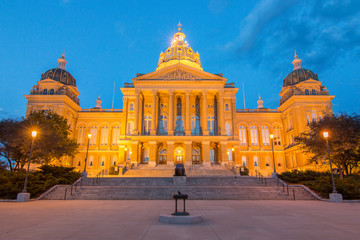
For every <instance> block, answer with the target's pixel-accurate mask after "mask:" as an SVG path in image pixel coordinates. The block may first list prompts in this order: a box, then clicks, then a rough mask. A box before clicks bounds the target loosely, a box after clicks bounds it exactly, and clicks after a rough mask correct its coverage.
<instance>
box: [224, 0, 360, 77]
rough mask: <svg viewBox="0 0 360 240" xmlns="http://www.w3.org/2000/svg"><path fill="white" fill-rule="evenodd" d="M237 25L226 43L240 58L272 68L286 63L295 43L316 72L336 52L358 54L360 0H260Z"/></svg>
mask: <svg viewBox="0 0 360 240" xmlns="http://www.w3.org/2000/svg"><path fill="white" fill-rule="evenodd" d="M239 26H240V33H239V35H238V36H237V38H236V39H234V40H233V41H231V42H229V43H227V44H226V46H225V49H227V51H228V53H231V54H234V58H235V59H236V60H237V61H238V62H247V63H249V64H251V65H252V66H253V67H254V68H265V67H266V68H268V70H270V71H271V72H273V73H274V74H278V73H279V71H281V70H280V68H283V64H288V65H289V64H290V62H291V60H292V55H293V51H294V50H295V49H296V50H298V53H299V56H300V57H301V58H303V60H304V59H306V62H304V61H303V65H304V64H305V66H308V67H309V68H310V69H311V67H313V66H316V71H318V72H320V71H324V70H326V69H328V68H329V67H333V66H334V65H335V64H336V62H337V61H338V59H340V58H343V57H345V56H347V57H349V56H350V57H351V56H353V57H356V56H358V55H359V49H360V2H356V1H349V0H345V1H336V0H329V1H320V0H318V1H313V0H304V1H295V0H289V1H288V0H274V1H268V0H262V1H260V2H259V3H258V4H257V5H256V6H255V7H254V8H253V9H252V10H251V11H250V12H249V14H248V15H247V17H246V18H245V19H243V20H242V21H241V23H239ZM354 49H358V50H357V51H354ZM273 62H276V63H277V64H272V63H273Z"/></svg>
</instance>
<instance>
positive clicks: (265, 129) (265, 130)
mask: <svg viewBox="0 0 360 240" xmlns="http://www.w3.org/2000/svg"><path fill="white" fill-rule="evenodd" d="M261 135H262V141H263V145H264V146H268V145H270V138H269V127H268V126H262V127H261Z"/></svg>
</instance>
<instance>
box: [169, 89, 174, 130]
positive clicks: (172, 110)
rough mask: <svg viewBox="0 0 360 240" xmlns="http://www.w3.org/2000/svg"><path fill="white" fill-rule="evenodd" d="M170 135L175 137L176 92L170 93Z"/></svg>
mask: <svg viewBox="0 0 360 240" xmlns="http://www.w3.org/2000/svg"><path fill="white" fill-rule="evenodd" d="M168 135H170V136H171V135H174V91H172V90H170V91H169V122H168Z"/></svg>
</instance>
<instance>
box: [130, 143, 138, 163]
mask: <svg viewBox="0 0 360 240" xmlns="http://www.w3.org/2000/svg"><path fill="white" fill-rule="evenodd" d="M138 147H139V142H138V141H132V143H131V149H128V151H130V153H131V154H130V159H131V163H132V164H134V165H135V166H137V165H138V163H139V156H138Z"/></svg>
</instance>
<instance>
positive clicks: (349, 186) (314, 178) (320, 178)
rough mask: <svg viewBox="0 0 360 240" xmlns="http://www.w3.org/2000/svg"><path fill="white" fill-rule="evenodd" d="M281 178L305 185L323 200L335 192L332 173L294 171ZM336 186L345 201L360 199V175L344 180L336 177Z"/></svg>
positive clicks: (283, 174)
mask: <svg viewBox="0 0 360 240" xmlns="http://www.w3.org/2000/svg"><path fill="white" fill-rule="evenodd" d="M279 178H280V179H282V180H284V181H285V182H289V183H299V184H303V185H305V186H307V187H309V188H310V189H312V190H314V191H315V192H316V193H318V194H319V195H320V196H321V197H323V198H329V194H330V193H332V190H333V188H332V182H331V174H330V172H316V171H311V170H306V171H299V170H293V171H288V172H283V173H282V174H279ZM335 185H336V190H337V192H339V193H341V194H342V195H343V198H344V199H360V176H359V175H352V176H345V177H344V179H340V178H339V176H337V175H335Z"/></svg>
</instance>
